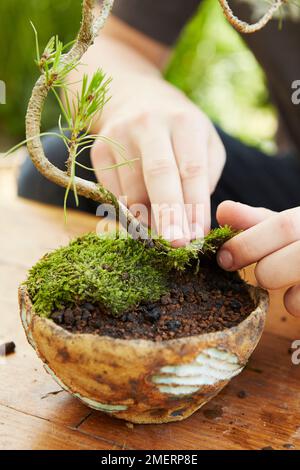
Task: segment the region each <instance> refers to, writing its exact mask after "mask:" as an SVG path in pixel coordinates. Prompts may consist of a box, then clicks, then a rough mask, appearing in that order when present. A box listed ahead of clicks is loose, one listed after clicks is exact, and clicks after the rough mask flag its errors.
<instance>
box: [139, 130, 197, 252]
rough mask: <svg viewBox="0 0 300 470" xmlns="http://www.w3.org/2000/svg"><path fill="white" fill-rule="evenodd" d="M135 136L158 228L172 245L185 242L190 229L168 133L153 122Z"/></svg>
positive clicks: (180, 244)
mask: <svg viewBox="0 0 300 470" xmlns="http://www.w3.org/2000/svg"><path fill="white" fill-rule="evenodd" d="M135 137H136V143H137V145H138V147H139V152H140V153H141V154H142V163H143V172H144V179H145V184H146V188H147V192H148V195H149V199H150V202H151V206H152V208H154V217H155V219H156V226H157V229H158V231H160V233H161V234H162V235H163V236H164V237H165V238H166V239H168V240H170V241H171V242H173V245H174V246H182V245H185V244H186V243H188V242H189V241H190V232H189V228H188V222H187V216H186V212H185V208H184V199H183V192H182V186H181V180H180V176H179V171H178V168H177V163H176V159H175V155H174V152H173V148H172V143H171V139H170V136H169V134H168V132H167V130H166V129H164V127H163V126H160V125H158V124H155V123H153V125H149V126H148V128H147V131H145V130H144V132H140V133H138V134H136V136H135Z"/></svg>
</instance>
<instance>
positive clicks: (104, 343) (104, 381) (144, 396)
mask: <svg viewBox="0 0 300 470" xmlns="http://www.w3.org/2000/svg"><path fill="white" fill-rule="evenodd" d="M249 294H250V296H251V297H252V299H253V300H254V304H255V306H256V307H255V309H254V311H253V312H252V313H251V314H250V315H249V316H248V317H247V318H246V319H245V320H243V321H242V322H241V323H239V324H238V326H236V327H233V328H230V329H225V330H223V331H218V332H215V333H208V334H203V335H199V336H191V337H186V338H180V339H172V340H168V341H163V342H153V341H149V340H124V339H114V338H110V337H108V336H97V335H92V334H79V333H76V334H74V333H69V332H67V331H66V330H65V329H63V328H62V327H60V326H59V325H57V324H55V323H54V322H53V321H52V320H49V319H47V318H43V317H41V316H39V315H37V314H35V312H34V308H33V305H32V303H31V300H30V298H29V295H28V292H27V290H26V288H25V287H24V286H22V287H20V290H19V302H20V311H21V319H22V323H23V326H24V329H25V332H26V335H27V338H28V341H29V343H30V344H31V345H32V346H33V348H34V349H35V350H36V352H37V354H38V355H39V357H40V358H41V360H42V361H43V362H44V367H45V369H46V370H47V372H48V373H50V374H51V375H52V377H53V378H54V379H55V380H56V382H57V383H58V384H59V385H60V386H61V387H62V388H63V389H65V390H67V391H68V392H70V393H71V394H72V395H73V396H75V397H76V398H79V399H80V400H81V401H82V402H83V403H85V404H86V405H88V406H89V407H91V408H93V409H95V410H99V411H103V412H105V413H109V414H111V415H113V416H115V417H116V418H120V419H124V420H126V421H130V422H132V423H166V422H170V421H179V420H182V419H185V418H187V417H188V416H190V415H191V414H192V413H194V412H195V411H196V410H198V409H199V408H200V407H201V406H203V405H204V404H205V403H207V402H208V401H209V400H211V399H212V398H213V397H214V396H215V395H216V394H217V393H219V392H220V390H222V388H223V387H224V386H225V385H226V384H227V383H228V382H229V381H230V380H231V379H232V378H233V377H235V376H236V375H238V374H239V373H240V372H241V371H242V369H243V368H244V367H245V365H246V363H247V361H248V359H249V357H250V355H251V354H252V352H253V350H254V349H255V347H256V345H257V343H258V341H259V339H260V337H261V334H262V331H263V328H264V323H265V316H266V312H267V308H268V294H267V293H266V292H265V291H263V290H261V289H259V288H255V287H251V286H249Z"/></svg>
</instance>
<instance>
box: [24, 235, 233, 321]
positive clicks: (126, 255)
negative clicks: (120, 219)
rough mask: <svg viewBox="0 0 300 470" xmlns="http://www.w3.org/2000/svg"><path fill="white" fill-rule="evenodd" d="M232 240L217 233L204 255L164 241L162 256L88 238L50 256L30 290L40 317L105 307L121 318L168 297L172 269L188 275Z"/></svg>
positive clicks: (35, 272)
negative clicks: (68, 308)
mask: <svg viewBox="0 0 300 470" xmlns="http://www.w3.org/2000/svg"><path fill="white" fill-rule="evenodd" d="M233 235H234V232H233V231H232V230H231V229H229V228H228V227H224V228H221V229H217V230H216V231H212V232H211V233H210V234H209V235H208V237H206V239H205V240H204V244H201V245H203V247H202V249H201V247H199V245H198V244H197V243H196V242H195V243H192V244H191V245H189V247H187V248H179V249H176V250H175V249H172V248H171V246H170V245H169V243H167V242H165V241H162V243H163V244H164V246H165V251H158V250H157V249H156V248H146V247H145V246H144V245H143V244H142V243H140V242H138V241H135V240H133V239H132V238H130V237H128V238H122V237H118V238H111V237H109V236H102V237H99V236H97V235H96V234H88V235H85V236H83V237H80V238H78V239H76V240H74V241H72V242H71V243H70V244H69V245H68V246H66V247H63V248H59V249H58V250H56V251H54V252H52V253H50V254H47V255H45V256H44V257H43V258H42V259H41V260H40V261H39V262H38V263H37V264H36V265H35V266H34V267H33V268H32V269H31V270H30V272H29V277H28V280H27V281H26V286H27V289H28V292H29V295H30V298H31V300H32V302H33V305H34V308H35V311H36V313H37V314H39V315H41V316H46V317H49V316H51V314H52V313H53V312H54V311H55V310H58V309H61V308H63V307H64V306H65V305H75V304H78V303H83V302H90V303H100V304H101V305H102V306H103V308H105V309H106V310H107V311H109V312H110V313H111V314H113V315H119V314H121V313H122V312H124V311H126V310H128V309H129V308H131V307H134V306H135V305H137V304H138V303H140V302H141V301H150V302H154V301H157V300H158V299H159V298H160V297H161V296H162V295H163V294H165V293H167V292H168V274H169V273H170V272H171V271H172V270H173V269H178V270H184V269H185V268H186V267H187V266H188V265H190V264H191V263H192V261H193V260H194V261H195V260H196V261H197V260H198V258H199V255H201V253H202V254H206V253H213V252H215V251H216V248H214V247H217V248H218V247H219V246H220V243H221V242H222V241H226V240H227V239H228V238H231V237H232V236H233ZM199 248H200V251H199Z"/></svg>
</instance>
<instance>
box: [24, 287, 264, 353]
mask: <svg viewBox="0 0 300 470" xmlns="http://www.w3.org/2000/svg"><path fill="white" fill-rule="evenodd" d="M245 285H246V287H247V288H248V291H249V294H250V296H251V298H252V299H253V300H254V302H255V304H256V307H255V309H254V310H253V311H252V312H251V313H250V315H248V317H247V318H245V319H244V320H243V321H241V322H240V323H239V324H238V325H237V326H234V327H232V328H224V329H223V330H220V331H216V332H212V333H203V334H200V335H193V336H184V337H183V338H177V339H176V338H175V339H169V340H163V341H152V340H150V339H142V338H141V339H122V338H113V337H111V336H107V335H96V334H93V333H73V332H69V331H67V330H65V329H64V328H63V327H61V326H59V325H57V324H56V323H55V322H54V321H53V320H51V319H49V318H46V317H43V316H41V315H38V314H37V313H35V311H34V307H33V304H32V301H31V299H30V296H29V293H28V291H27V288H26V286H25V285H24V284H22V285H21V286H20V287H19V300H20V305H21V304H22V303H24V304H25V305H26V308H27V309H28V308H29V309H30V310H31V315H32V318H33V317H34V316H37V317H39V318H40V319H41V320H42V321H44V322H45V324H48V325H51V328H52V329H53V330H54V331H56V332H57V334H59V335H60V336H62V335H63V336H65V338H68V339H71V338H77V337H81V338H85V339H86V340H88V339H90V340H93V341H97V340H98V341H101V342H102V341H103V340H105V341H110V342H111V343H113V344H114V345H116V344H119V345H125V344H130V345H131V346H132V347H141V348H149V347H151V349H157V350H159V349H161V348H165V347H168V346H175V345H176V346H182V345H184V344H186V342H187V341H189V343H190V344H192V343H194V342H195V343H198V342H199V340H200V339H201V341H216V342H217V341H218V340H221V339H222V338H223V337H224V333H226V332H227V333H228V332H230V333H231V334H234V333H237V332H239V331H240V330H242V329H244V328H246V327H247V324H248V323H251V321H252V319H253V317H255V316H257V315H261V313H262V312H264V313H265V312H266V309H267V307H268V305H269V294H268V292H267V291H266V290H264V289H262V288H260V287H256V286H251V285H249V284H247V283H245Z"/></svg>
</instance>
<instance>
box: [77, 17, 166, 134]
mask: <svg viewBox="0 0 300 470" xmlns="http://www.w3.org/2000/svg"><path fill="white" fill-rule="evenodd" d="M169 52H170V51H169V48H167V47H165V46H163V45H161V44H159V43H157V42H155V41H153V40H151V39H150V38H147V37H146V36H144V35H142V34H141V33H139V32H138V31H135V30H133V29H132V28H130V27H128V26H127V25H125V24H124V23H123V22H121V21H119V20H117V19H116V18H111V19H110V20H109V22H108V24H107V26H106V27H105V29H104V31H103V32H102V33H101V35H100V37H99V38H97V39H96V41H95V44H94V45H93V46H92V47H90V49H89V51H88V52H87V53H86V54H85V56H84V57H83V59H82V65H80V66H79V67H78V68H77V69H76V70H74V71H73V72H72V73H71V74H70V75H69V77H68V82H69V83H68V87H69V90H70V94H71V95H72V94H74V93H76V92H77V91H79V90H80V87H81V79H82V77H83V75H84V74H88V75H89V76H92V74H93V73H94V72H95V71H96V70H97V69H98V68H101V69H103V70H104V71H105V73H106V74H107V76H110V77H112V78H113V81H112V84H111V87H110V95H111V96H112V99H111V100H110V101H109V103H108V104H107V105H106V107H105V110H104V112H103V114H102V116H101V118H102V120H105V116H106V115H107V114H110V113H111V112H114V101H115V100H114V96H119V95H120V94H122V96H124V99H126V96H127V95H128V94H130V93H132V90H131V86H130V83H131V82H132V81H133V78H136V77H138V76H140V77H141V78H142V79H143V80H144V81H145V86H146V83H147V81H148V80H149V79H151V80H153V79H155V78H158V79H159V80H160V79H161V69H162V68H163V67H164V65H165V63H166V60H167V58H168V56H169ZM118 102H119V100H118ZM100 127H101V119H100V118H99V119H98V120H97V121H96V122H94V125H93V129H92V131H93V132H95V133H96V132H99V130H100Z"/></svg>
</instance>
